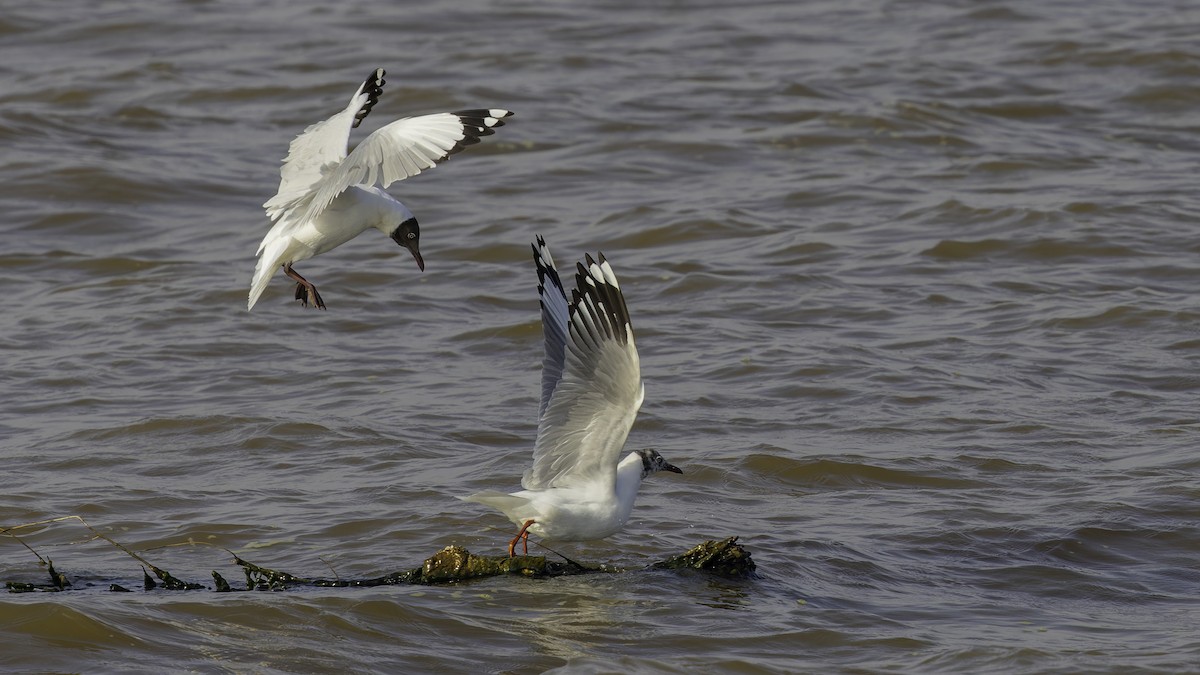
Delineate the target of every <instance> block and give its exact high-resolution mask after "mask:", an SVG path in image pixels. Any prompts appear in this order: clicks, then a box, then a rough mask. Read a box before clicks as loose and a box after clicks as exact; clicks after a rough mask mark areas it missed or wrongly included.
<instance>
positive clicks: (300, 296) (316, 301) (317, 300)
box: [283, 263, 325, 309]
mask: <svg viewBox="0 0 1200 675" xmlns="http://www.w3.org/2000/svg"><path fill="white" fill-rule="evenodd" d="M283 273H284V274H286V275H288V277H289V278H291V279H294V280H295V281H296V299H297V300H299V301H300V304H301V305H303V306H305V307H308V301H309V300H310V299H311V300H312V304H313V307H316V308H317V309H325V303H324V302H322V301H321V294H320V293H318V292H317V287H316V286H313V285H312V283H310V282H309V280H308V279H305V278H304V277H302V276H300V273H299V272H297V271H296V270H294V269H292V265H291V263H288V264H286V265H284V266H283Z"/></svg>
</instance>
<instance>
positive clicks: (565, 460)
mask: <svg viewBox="0 0 1200 675" xmlns="http://www.w3.org/2000/svg"><path fill="white" fill-rule="evenodd" d="M533 261H534V264H535V265H536V266H537V274H538V294H539V295H540V296H541V305H542V331H543V333H544V335H545V341H546V355H545V357H544V358H543V360H542V402H541V408H540V410H539V413H538V414H539V417H538V433H537V442H536V443H535V444H534V448H533V466H532V467H531V468H530V469H528V470H527V471H526V472H525V475H524V477H523V478H522V479H521V487H523V488H525V489H524V490H521V491H520V492H514V493H511V494H506V493H503V492H496V491H492V490H489V491H485V492H479V493H477V494H473V495H471V496H470V497H465V498H464V499H465V500H466V501H469V502H478V503H480V504H485V505H487V506H491V507H493V508H496V509H499V510H500V511H503V512H504V515H506V516H508V518H509V520H511V521H512V522H513V523H514V524H516V525H517V527H519V528H520V531H518V532H517V536H516V537H514V538H513V540H512V541H511V542H509V545H508V555H509V556H510V557H512V556H514V555H515V554H516V546H517V542H518V541H522V542H523V550H524V552H525V553H528V552H529V534H530V533H533V534H535V535H537V536H539V537H543V538H545V539H557V540H563V541H586V540H590V539H603V538H604V537H607V536H609V535H611V534H614V533H616V532H617V531H619V530H620V529H621V528H622V527H623V526H624V525H625V521H626V520H628V519H629V513H630V511H632V510H633V502H634V500H635V499H636V498H637V492H638V488H639V487H640V486H641V484H642V480H644V479H645V478H646V477H647V476H650V475H651V474H654V473H658V472H659V471H673V472H675V473H683V472H682V471H680V470H679V469H678V468H677V467H675V466H673V465H671V464H670V463H669V462H667V460H665V459H663V457H662V455H660V454H658V452H657V451H655V450H635V451H633V452H630V453H629V454H628V455H626V456H625V457H624V458H622V457H621V452H622V449H623V448H624V447H625V437H626V436H628V435H629V429H630V427H632V426H633V420H634V418H635V417H637V411H638V408H640V407H641V405H642V398H643V397H644V395H645V387H644V386H643V385H642V376H641V371H640V367H639V365H638V353H637V347H635V346H634V344H633V326H632V325H631V324H630V322H629V309H628V308H627V307H626V306H625V296H624V295H623V294H622V293H621V287H620V286H619V285H618V284H617V277H616V275H614V274H613V271H612V267H610V266H609V264H608V261H606V260H605V259H604V254H603V253H601V254H600V256H599V261H598V262H597V261H596V260H593V259H592V257H591V256H590V255H589V256H587V257H586V262H587V264H586V265H584V264H581V263H576V268H577V269H576V273H575V289H574V290H573V291H572V292H571V300H570V302H568V301H567V294H566V292H565V290H564V289H563V285H562V280H561V279H560V278H559V276H558V270H557V269H555V267H554V260H553V259H552V258H551V257H550V249H549V248H547V247H546V242H545V240H543V239H542V238H541V237H538V238H537V243H536V245H534V247H533Z"/></svg>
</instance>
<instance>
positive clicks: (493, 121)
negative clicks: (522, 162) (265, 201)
mask: <svg viewBox="0 0 1200 675" xmlns="http://www.w3.org/2000/svg"><path fill="white" fill-rule="evenodd" d="M511 116H512V113H511V112H509V111H507V110H501V109H499V108H492V109H488V110H460V111H458V112H443V113H433V114H432V115H421V116H419V117H405V118H403V119H399V120H396V121H395V122H392V123H391V124H388V125H386V126H384V127H381V128H379V129H377V130H376V131H375V132H374V133H372V134H371V135H370V136H367V137H366V139H364V140H363V142H362V143H359V144H358V147H356V148H354V150H353V151H352V152H351V153H350V154H349V155H347V156H346V158H345V159H344V160H342V161H341V163H339V164H337V165H336V166H331V167H327V169H326V171H325V174H324V175H323V176H321V179H320V180H319V181H317V183H316V184H314V185H313V186H312V189H311V190H310V191H309V193H308V194H307V195H306V196H305V197H304V198H303V199H301V200H299V201H297V202H296V204H295V205H294V206H293V208H295V209H297V210H298V211H300V210H302V211H303V216H302V217H301V218H300V221H301V222H307V221H310V220H312V219H313V218H316V217H317V216H318V215H319V214H320V213H321V211H324V210H325V207H327V206H329V203H330V202H332V201H333V200H334V198H335V197H337V196H338V195H339V194H341V193H342V192H344V191H345V190H348V189H350V188H352V187H354V186H356V185H362V186H372V185H379V186H380V187H387V186H389V185H391V184H392V183H395V182H396V181H398V180H404V179H405V178H410V177H412V176H415V175H417V174H419V173H421V172H422V171H424V170H426V169H432V168H433V167H435V166H437V165H438V164H439V163H440V162H443V161H445V160H446V159H447V158H449V157H450V155H453V154H455V153H456V152H459V151H461V150H462V149H463V148H465V147H467V146H468V145H474V144H475V143H478V142H479V139H480V138H481V137H483V136H490V135H492V134H494V133H496V132H495V131H494V129H495V128H496V127H500V126H504V118H506V117H511Z"/></svg>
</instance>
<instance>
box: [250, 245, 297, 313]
mask: <svg viewBox="0 0 1200 675" xmlns="http://www.w3.org/2000/svg"><path fill="white" fill-rule="evenodd" d="M288 243H289V239H288V238H286V237H285V238H283V239H277V240H275V241H273V242H271V243H270V244H268V245H266V246H264V247H263V248H262V249H260V255H259V256H258V263H257V264H256V265H255V266H254V280H253V281H251V282H250V298H249V299H248V300H247V301H246V311H250V310H252V309H254V303H256V302H258V298H259V296H261V295H262V294H263V291H265V290H267V286H268V285H269V284H270V283H271V278H272V277H274V276H275V270H277V269H278V268H279V265H280V264H281V262H280V259H281V258H282V257H283V254H284V253H285V249H286V248H287V246H288Z"/></svg>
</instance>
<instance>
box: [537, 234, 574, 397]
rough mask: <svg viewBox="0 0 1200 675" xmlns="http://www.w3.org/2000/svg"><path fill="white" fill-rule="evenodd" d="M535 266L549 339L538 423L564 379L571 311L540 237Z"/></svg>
mask: <svg viewBox="0 0 1200 675" xmlns="http://www.w3.org/2000/svg"><path fill="white" fill-rule="evenodd" d="M533 264H534V265H535V266H537V274H538V297H539V298H540V299H541V305H542V333H543V335H545V338H546V355H545V357H544V358H543V359H542V402H541V403H540V404H539V406H538V420H541V419H542V417H543V416H544V415H545V414H546V407H547V406H549V405H550V398H551V397H552V396H553V395H554V389H555V388H556V387H557V386H558V381H559V380H561V379H562V373H563V363H564V360H565V359H566V349H567V322H568V321H569V320H570V311H569V309H568V308H567V293H566V291H565V290H563V285H562V279H560V278H559V276H558V269H556V268H555V267H554V258H552V257H551V256H550V248H549V247H548V246H546V240H545V239H542V238H541V237H538V238H537V243H536V244H534V245H533Z"/></svg>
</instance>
